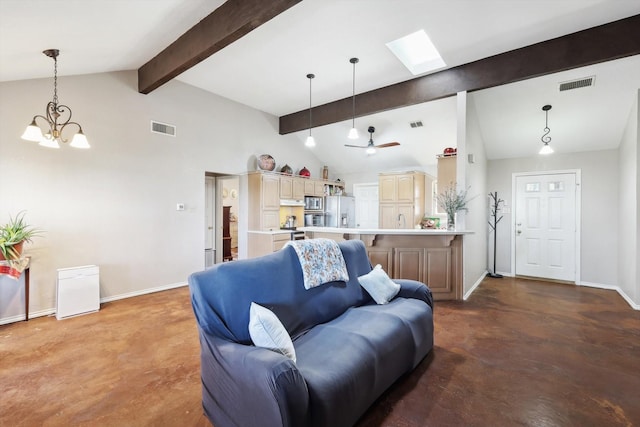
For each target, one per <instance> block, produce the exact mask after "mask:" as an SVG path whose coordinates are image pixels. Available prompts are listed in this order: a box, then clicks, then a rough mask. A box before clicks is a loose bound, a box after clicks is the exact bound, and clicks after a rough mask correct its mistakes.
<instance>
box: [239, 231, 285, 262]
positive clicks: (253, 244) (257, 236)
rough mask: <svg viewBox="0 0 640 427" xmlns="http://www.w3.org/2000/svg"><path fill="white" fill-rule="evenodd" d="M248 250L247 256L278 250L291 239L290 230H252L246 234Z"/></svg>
mask: <svg viewBox="0 0 640 427" xmlns="http://www.w3.org/2000/svg"><path fill="white" fill-rule="evenodd" d="M247 240H248V242H247V243H248V246H249V248H248V249H249V250H248V253H247V256H248V257H249V258H255V257H259V256H263V255H267V254H270V253H272V252H276V251H279V250H280V249H282V247H283V246H284V245H285V244H286V243H287V242H288V241H290V240H291V233H290V232H274V233H269V232H252V231H249V233H248V235H247Z"/></svg>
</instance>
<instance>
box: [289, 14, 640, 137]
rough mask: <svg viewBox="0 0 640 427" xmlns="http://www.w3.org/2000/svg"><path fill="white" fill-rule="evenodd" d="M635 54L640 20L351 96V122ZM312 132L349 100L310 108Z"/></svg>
mask: <svg viewBox="0 0 640 427" xmlns="http://www.w3.org/2000/svg"><path fill="white" fill-rule="evenodd" d="M638 54H640V15H635V16H632V17H629V18H625V19H622V20H619V21H615V22H611V23H609V24H604V25H600V26H598V27H593V28H590V29H587V30H583V31H579V32H577V33H572V34H568V35H566V36H562V37H558V38H555V39H551V40H547V41H544V42H540V43H536V44H533V45H530V46H526V47H523V48H520V49H516V50H512V51H509V52H505V53H502V54H499V55H495V56H491V57H488V58H484V59H481V60H478V61H475V62H471V63H468V64H464V65H460V66H457V67H453V68H450V69H447V70H443V71H440V72H437V73H433V74H429V75H426V76H422V77H418V78H415V79H412V80H407V81H404V82H401V83H396V84H394V85H391V86H386V87H383V88H380V89H375V90H372V91H369V92H365V93H361V94H359V95H356V117H362V116H367V115H370V114H374V113H379V112H382V111H387V110H391V109H394V108H401V107H406V106H409V105H415V104H420V103H423V102H428V101H433V100H436V99H441V98H446V97H448V96H453V95H455V94H456V93H458V92H462V91H468V92H471V91H475V90H480V89H486V88H489V87H495V86H500V85H503V84H507V83H513V82H517V81H520V80H526V79H530V78H533V77H539V76H542V75H545V74H551V73H556V72H560V71H565V70H569V69H572V68H578V67H584V66H587V65H592V64H597V63H600V62H605V61H611V60H614V59H619V58H624V57H627V56H632V55H638ZM312 111H313V127H317V126H324V125H328V124H332V123H337V122H341V121H343V120H349V119H351V118H352V115H353V105H352V97H348V98H344V99H340V100H338V101H334V102H330V103H327V104H324V105H319V106H316V107H313V109H312ZM308 127H309V110H308V109H306V110H301V111H298V112H295V113H292V114H288V115H285V116H282V117H280V134H281V135H284V134H288V133H292V132H297V131H301V130H305V129H308Z"/></svg>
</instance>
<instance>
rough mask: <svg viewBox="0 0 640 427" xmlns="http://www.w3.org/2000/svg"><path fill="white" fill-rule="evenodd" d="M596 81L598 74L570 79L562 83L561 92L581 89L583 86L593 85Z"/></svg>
mask: <svg viewBox="0 0 640 427" xmlns="http://www.w3.org/2000/svg"><path fill="white" fill-rule="evenodd" d="M595 81H596V76H590V77H585V78H582V79H577V80H570V81H568V82H562V83H560V87H559V89H560V92H562V91H565V90H571V89H580V88H581V87H589V86H593V84H594V83H595Z"/></svg>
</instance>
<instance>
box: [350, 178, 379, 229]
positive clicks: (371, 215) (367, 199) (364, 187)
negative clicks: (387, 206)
mask: <svg viewBox="0 0 640 427" xmlns="http://www.w3.org/2000/svg"><path fill="white" fill-rule="evenodd" d="M353 195H354V197H355V198H356V228H365V229H371V228H378V183H377V182H376V183H368V184H353Z"/></svg>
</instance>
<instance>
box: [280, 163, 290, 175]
mask: <svg viewBox="0 0 640 427" xmlns="http://www.w3.org/2000/svg"><path fill="white" fill-rule="evenodd" d="M280 172H282V173H283V174H285V175H291V174H292V173H293V169H291V166H289V165H284V166H283V167H282V168H281V169H280Z"/></svg>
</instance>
